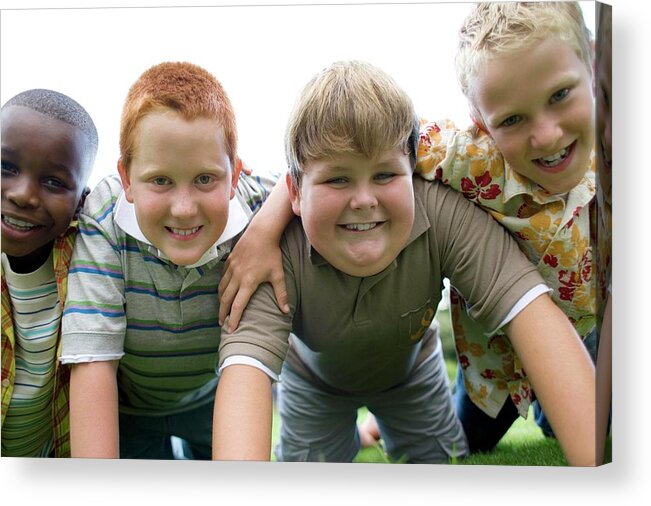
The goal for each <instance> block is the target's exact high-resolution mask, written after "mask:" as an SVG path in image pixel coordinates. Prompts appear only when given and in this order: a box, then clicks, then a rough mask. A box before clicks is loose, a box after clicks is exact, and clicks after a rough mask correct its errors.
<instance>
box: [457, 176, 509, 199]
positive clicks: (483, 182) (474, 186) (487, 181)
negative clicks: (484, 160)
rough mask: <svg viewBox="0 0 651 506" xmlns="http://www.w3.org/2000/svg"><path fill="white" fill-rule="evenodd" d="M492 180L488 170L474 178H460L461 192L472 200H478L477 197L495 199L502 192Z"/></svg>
mask: <svg viewBox="0 0 651 506" xmlns="http://www.w3.org/2000/svg"><path fill="white" fill-rule="evenodd" d="M473 179H474V181H473ZM492 180H493V179H492V178H491V175H490V173H489V172H488V171H486V172H484V173H483V174H482V175H481V176H477V177H474V178H470V177H464V178H461V192H462V193H463V196H464V197H466V198H467V199H468V200H470V201H472V202H479V199H482V200H495V199H496V198H497V196H498V195H499V194H501V193H502V190H501V189H500V187H499V185H497V184H494V183H493V184H491V182H492Z"/></svg>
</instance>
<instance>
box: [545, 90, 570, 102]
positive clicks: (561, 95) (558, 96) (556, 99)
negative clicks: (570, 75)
mask: <svg viewBox="0 0 651 506" xmlns="http://www.w3.org/2000/svg"><path fill="white" fill-rule="evenodd" d="M569 93H570V90H569V89H568V88H563V89H562V90H558V91H557V92H556V93H554V94H553V95H552V97H551V99H550V101H551V102H552V103H554V102H560V101H561V100H563V99H564V98H565V97H567V95H568V94H569Z"/></svg>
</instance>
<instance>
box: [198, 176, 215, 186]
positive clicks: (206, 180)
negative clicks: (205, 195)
mask: <svg viewBox="0 0 651 506" xmlns="http://www.w3.org/2000/svg"><path fill="white" fill-rule="evenodd" d="M214 180H215V178H214V177H213V176H211V175H209V174H202V175H200V176H199V177H197V179H195V181H196V182H197V184H210V183H212V182H213V181H214Z"/></svg>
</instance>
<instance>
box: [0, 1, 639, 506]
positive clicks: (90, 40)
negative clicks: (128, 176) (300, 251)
mask: <svg viewBox="0 0 651 506" xmlns="http://www.w3.org/2000/svg"><path fill="white" fill-rule="evenodd" d="M280 1H282V0H278V2H273V0H251V3H255V4H257V5H258V6H256V7H236V6H234V5H233V3H231V6H230V7H220V8H193V9H168V8H159V9H153V8H151V7H153V6H166V5H168V6H174V5H177V6H178V5H181V3H180V2H179V1H165V0H153V1H149V2H147V1H143V0H136V1H134V2H127V1H126V0H124V1H122V2H119V1H110V0H106V1H101V0H96V1H89V0H80V1H75V0H69V1H59V0H55V1H51V2H48V1H46V0H42V1H35V0H2V1H1V2H0V5H1V6H2V8H3V9H24V8H25V7H30V8H41V7H46V8H47V9H42V10H3V11H2V13H1V39H0V42H1V45H0V57H1V60H0V71H1V72H0V100H1V102H2V103H4V102H5V101H6V100H8V99H9V98H10V97H12V96H13V95H15V94H16V93H18V92H20V91H23V90H25V89H28V88H36V87H45V88H52V89H55V90H57V91H61V92H63V93H66V94H68V95H70V96H72V97H73V98H75V99H76V100H77V101H79V102H80V103H81V104H82V105H83V106H84V107H85V108H86V109H87V110H88V111H89V112H90V114H91V116H92V117H93V119H94V120H95V122H96V125H97V127H98V130H99V134H100V152H99V155H98V159H97V162H96V165H95V172H94V176H93V179H92V181H91V186H92V185H94V183H95V182H96V181H97V180H98V179H99V178H100V177H102V176H103V175H105V174H108V173H112V172H114V171H115V162H116V159H117V153H118V151H117V149H118V147H117V142H118V141H117V139H118V125H119V116H120V111H121V106H122V101H123V100H124V97H125V95H126V93H127V90H128V87H129V86H130V84H131V83H132V82H133V81H134V80H135V79H136V78H137V77H138V76H139V75H140V74H141V73H142V72H143V71H144V70H145V69H146V68H148V67H149V66H151V65H153V64H155V63H159V62H161V61H166V60H188V61H192V62H193V63H197V64H199V65H201V66H203V67H205V68H206V69H208V70H209V71H211V72H212V73H213V74H215V75H216V76H217V78H218V79H220V80H221V81H222V83H223V84H224V87H225V88H226V90H227V92H228V94H229V95H230V97H231V100H232V101H233V104H234V108H235V111H236V114H237V119H238V125H239V132H240V154H241V156H242V157H243V158H244V159H245V160H246V161H247V162H248V163H249V165H250V166H252V167H253V168H254V170H263V171H264V170H273V171H279V170H282V168H283V167H284V155H283V151H282V136H283V133H284V128H285V122H286V119H287V115H288V113H289V111H290V109H291V107H292V104H293V101H294V99H295V97H296V95H297V93H298V91H299V89H300V88H301V87H302V86H303V84H304V83H305V82H306V81H307V80H308V79H309V78H310V77H311V75H312V74H314V73H315V72H317V71H319V70H320V69H321V68H323V67H325V66H326V65H328V64H330V63H331V62H332V61H335V60H338V59H353V58H355V59H363V60H367V61H370V62H372V63H375V64H377V65H378V66H380V67H382V68H383V69H385V70H386V71H387V72H389V73H390V74H391V75H393V76H394V77H395V79H396V80H397V81H398V82H399V83H400V84H401V85H402V86H403V87H404V88H405V89H406V91H407V92H408V93H409V94H410V96H411V97H412V99H413V100H414V103H415V105H416V108H417V110H418V112H419V113H420V114H421V115H423V116H425V117H429V118H441V117H450V118H453V119H455V120H456V121H457V122H458V123H460V124H461V125H465V123H466V121H467V110H466V106H465V100H464V99H463V97H462V96H461V95H460V93H459V92H458V91H457V84H456V81H455V78H454V67H453V55H454V47H455V39H456V30H457V29H458V26H459V23H460V21H461V19H462V17H463V15H464V14H465V12H467V9H468V7H469V6H468V5H467V4H459V3H457V2H453V3H447V4H419V3H412V4H398V3H393V4H389V5H383V4H378V3H375V4H374V5H372V6H371V5H359V4H357V5H334V4H332V3H331V4H330V5H323V6H315V5H307V4H315V3H316V2H315V1H314V0H311V1H310V0H308V1H303V2H301V3H302V4H304V5H302V6H287V5H285V6H273V4H274V3H280ZM219 3H222V4H223V3H224V2H219V1H218V0H212V1H203V2H202V1H201V0H196V1H194V2H192V4H193V5H211V4H212V5H215V4H219ZM283 3H285V4H287V3H295V4H296V3H299V2H296V1H294V2H291V1H286V0H285V1H283ZM362 3H364V2H362ZM612 3H613V4H614V67H613V71H614V78H613V80H614V89H615V96H614V99H613V102H614V107H615V112H614V124H615V129H614V134H613V135H614V137H615V154H614V160H615V166H616V169H615V175H616V177H615V181H614V185H613V191H614V202H615V226H614V250H615V255H614V257H615V265H614V281H613V291H614V301H615V306H614V314H615V334H614V335H615V344H614V347H615V351H614V354H615V358H614V368H615V370H614V374H615V381H614V383H615V385H614V388H615V399H614V423H613V431H614V450H613V454H614V460H615V463H614V464H612V465H609V466H606V467H602V468H599V469H553V468H496V467H494V468H491V467H470V466H397V465H394V466H381V465H345V466H342V465H321V464H312V465H296V464H273V465H270V464H263V463H201V462H150V463H142V462H132V461H130V462H126V461H122V462H100V461H79V460H66V461H56V462H54V461H46V460H38V459H7V458H3V459H2V460H1V461H0V477H1V482H0V483H1V484H0V498H1V499H2V500H3V503H5V504H6V502H5V500H6V499H7V498H9V497H11V498H14V499H15V498H16V497H20V500H22V501H25V503H26V504H36V503H37V502H43V503H48V504H86V503H93V504H111V505H114V504H115V503H116V501H119V500H123V501H128V504H135V503H139V502H143V503H144V504H165V505H167V504H175V505H178V504H184V503H188V504H191V503H196V504H198V503H199V502H201V503H206V504H224V503H227V504H247V505H249V504H254V503H255V502H258V503H265V504H279V503H283V504H285V503H286V504H301V505H302V504H305V505H308V504H310V505H312V504H328V505H330V504H337V502H341V503H343V504H346V505H348V504H356V503H364V504H393V503H401V504H404V503H406V502H413V503H416V502H417V503H422V504H440V503H441V501H446V502H448V501H455V502H459V503H462V504H471V503H473V504H475V503H476V504H481V503H486V502H489V503H499V504H507V503H516V502H517V503H519V504H522V503H527V504H550V503H551V504H554V503H557V504H561V505H564V504H571V503H581V504H583V503H586V502H589V503H596V504H642V503H643V502H645V503H646V501H648V499H649V497H650V496H651V494H650V492H649V490H650V487H649V484H648V482H649V480H650V479H651V478H650V476H651V473H650V470H649V466H648V464H647V463H646V461H647V460H648V459H649V456H650V455H651V453H650V452H649V450H650V448H649V445H648V442H649V436H648V433H649V430H650V428H649V423H648V421H647V420H648V413H649V410H648V402H649V401H648V400H646V401H645V398H644V397H646V399H648V398H649V395H648V385H647V384H645V383H644V380H645V379H646V378H647V377H648V375H645V373H644V371H645V370H647V369H648V367H649V365H648V360H649V358H650V357H651V353H650V351H649V349H648V344H647V343H648V337H646V338H645V337H644V336H648V335H649V328H648V327H649V325H648V318H645V315H646V314H648V309H647V306H648V301H649V295H648V289H647V288H646V287H648V286H649V276H648V267H647V262H648V260H647V258H648V251H649V250H648V248H647V247H646V246H647V244H648V241H647V239H646V236H648V233H649V230H650V229H651V227H650V226H649V224H648V222H647V221H646V217H648V216H649V211H648V210H647V209H646V207H645V206H644V204H645V203H646V202H648V200H649V197H648V192H647V191H645V190H646V189H647V188H648V187H649V185H648V184H646V177H647V174H648V172H649V169H648V165H649V162H648V154H647V150H645V147H646V144H648V142H646V144H645V141H646V140H645V139H642V137H641V132H642V131H645V130H646V128H648V127H646V128H645V124H644V123H643V122H642V121H641V118H642V117H643V116H644V114H646V115H647V116H648V111H649V100H648V84H647V83H648V80H647V74H646V70H647V68H645V67H646V66H648V63H647V62H648V60H649V57H648V54H647V53H646V50H647V49H646V48H649V47H651V44H650V43H649V40H648V39H649V34H648V32H649V30H648V28H647V26H645V23H644V20H645V19H647V18H646V16H645V14H646V12H645V10H646V9H643V8H640V7H639V6H640V5H643V3H641V2H636V3H634V2H633V1H632V0H613V2H612ZM129 4H135V5H138V6H142V7H146V8H138V9H134V8H118V7H125V6H127V5H129ZM55 6H56V7H59V9H51V7H55ZM100 6H101V7H110V8H108V9H97V8H95V9H90V8H87V7H100ZM62 7H77V8H79V9H63V10H62V9H60V8H62ZM586 12H591V9H586ZM589 22H590V24H592V20H591V19H590V21H589ZM642 111H647V112H646V113H643V112H642ZM617 176H619V177H617ZM645 253H647V254H646V255H645ZM647 381H648V380H647ZM644 499H646V501H645V500H644ZM15 500H17V499H15Z"/></svg>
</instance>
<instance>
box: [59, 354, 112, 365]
mask: <svg viewBox="0 0 651 506" xmlns="http://www.w3.org/2000/svg"><path fill="white" fill-rule="evenodd" d="M123 356H124V353H111V354H106V355H62V356H61V357H59V362H61V363H62V364H83V363H85V362H108V361H111V360H120V359H121V358H122V357H123Z"/></svg>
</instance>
